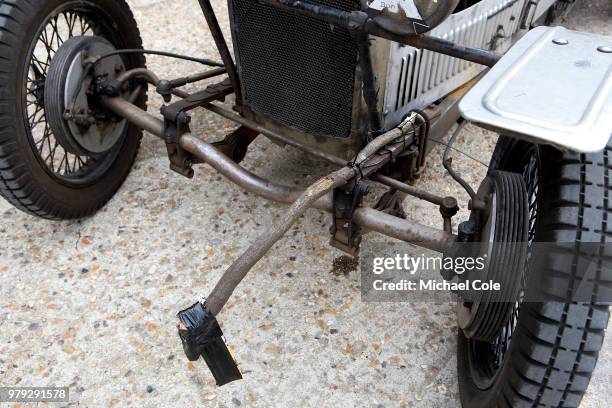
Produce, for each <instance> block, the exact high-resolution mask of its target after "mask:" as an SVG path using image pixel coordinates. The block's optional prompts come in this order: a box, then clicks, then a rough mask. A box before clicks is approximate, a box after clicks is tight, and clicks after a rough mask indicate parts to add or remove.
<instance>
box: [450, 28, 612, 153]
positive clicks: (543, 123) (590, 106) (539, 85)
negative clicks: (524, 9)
mask: <svg viewBox="0 0 612 408" xmlns="http://www.w3.org/2000/svg"><path fill="white" fill-rule="evenodd" d="M460 109H461V112H462V114H463V116H464V117H465V118H466V119H468V120H471V121H474V122H476V123H479V124H481V125H483V126H484V127H486V128H489V129H492V130H495V131H498V132H500V133H504V134H508V135H511V136H514V137H519V138H523V139H526V140H529V141H532V142H536V143H545V144H551V145H554V146H556V147H559V148H561V149H564V150H572V151H578V152H597V151H601V150H602V149H604V148H605V147H606V145H607V143H608V141H609V139H610V137H611V136H612V37H606V36H601V35H595V34H590V33H581V32H576V31H571V30H567V29H565V28H563V27H538V28H535V29H533V30H531V31H530V32H529V33H528V34H526V35H525V36H524V37H523V38H522V39H521V40H520V41H518V42H517V43H516V45H515V46H514V47H512V48H511V49H510V51H508V53H506V54H505V55H504V56H503V57H502V59H501V60H500V61H499V62H498V63H497V64H496V65H495V66H494V67H493V68H492V69H491V70H490V71H489V72H488V73H487V74H486V75H485V76H484V77H483V79H482V80H481V81H480V82H479V83H478V84H476V86H475V87H474V88H473V89H472V90H471V91H470V92H469V93H468V94H467V95H466V97H465V98H464V99H463V100H462V101H461V103H460Z"/></svg>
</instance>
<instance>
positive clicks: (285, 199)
mask: <svg viewBox="0 0 612 408" xmlns="http://www.w3.org/2000/svg"><path fill="white" fill-rule="evenodd" d="M180 144H181V147H182V148H183V149H185V150H187V151H188V152H189V153H191V154H193V155H194V156H195V157H197V158H198V159H200V160H201V161H202V162H204V163H207V164H209V165H210V166H211V167H212V168H214V169H215V170H217V171H218V172H219V173H221V174H222V175H223V176H225V177H226V178H227V179H229V180H230V181H231V182H233V183H235V184H237V185H238V186H240V187H242V188H244V189H245V190H246V191H249V192H251V193H253V194H257V195H259V196H261V197H263V198H265V199H267V200H271V201H276V202H279V203H284V204H292V203H294V202H295V201H296V200H297V199H298V197H300V195H301V194H302V193H303V191H302V190H298V189H295V188H291V187H286V186H283V185H280V184H276V183H272V182H271V181H268V180H265V179H263V178H261V177H259V176H257V175H255V174H253V173H251V172H250V171H248V170H246V169H245V168H244V167H242V166H240V165H239V164H236V163H235V162H233V161H232V160H231V159H230V158H229V157H227V156H226V155H224V154H223V153H221V152H220V151H219V149H217V148H215V147H214V146H213V145H211V144H210V143H208V142H205V141H203V140H200V139H198V138H197V137H194V136H192V135H191V134H185V135H183V136H181V139H180ZM312 206H313V207H315V208H318V209H320V210H323V211H329V212H331V211H332V208H333V205H332V199H331V195H328V196H323V197H321V198H319V199H318V200H317V201H315V202H314V203H313V205H312Z"/></svg>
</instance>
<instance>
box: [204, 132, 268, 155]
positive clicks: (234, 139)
mask: <svg viewBox="0 0 612 408" xmlns="http://www.w3.org/2000/svg"><path fill="white" fill-rule="evenodd" d="M258 135H259V132H257V131H256V130H253V129H250V128H248V127H245V126H240V127H239V128H238V129H236V130H234V131H233V132H232V133H230V134H228V135H227V136H225V138H224V139H223V140H221V141H219V142H214V143H212V145H213V146H215V147H216V148H217V149H219V151H221V152H222V153H223V154H225V155H226V156H227V157H229V158H230V159H232V161H233V162H234V163H240V162H241V161H242V160H243V159H244V156H246V153H247V150H248V148H249V145H250V144H251V143H252V142H253V141H254V140H255V138H256V137H257V136H258Z"/></svg>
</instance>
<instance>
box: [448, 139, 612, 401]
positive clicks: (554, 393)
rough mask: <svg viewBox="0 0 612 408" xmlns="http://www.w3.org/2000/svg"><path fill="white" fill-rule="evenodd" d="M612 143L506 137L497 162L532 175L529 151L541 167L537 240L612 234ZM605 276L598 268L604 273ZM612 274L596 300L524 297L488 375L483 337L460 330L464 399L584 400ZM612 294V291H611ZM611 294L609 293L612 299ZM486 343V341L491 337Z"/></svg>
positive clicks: (561, 266) (566, 269)
mask: <svg viewBox="0 0 612 408" xmlns="http://www.w3.org/2000/svg"><path fill="white" fill-rule="evenodd" d="M611 156H612V144H609V145H608V147H607V148H606V149H605V150H604V151H603V152H601V153H595V154H574V153H566V154H564V153H561V152H560V151H558V150H557V149H554V148H552V147H547V146H536V145H533V144H530V143H527V142H523V141H518V140H514V139H511V138H508V137H503V136H502V137H500V139H499V142H498V144H497V147H496V149H495V152H494V154H493V158H492V161H491V170H496V169H497V170H505V171H511V172H517V173H522V174H523V175H526V174H527V172H525V171H524V170H525V168H526V165H527V163H526V162H527V161H528V159H527V158H528V157H534V158H535V159H534V160H535V163H536V164H535V166H533V168H534V172H537V177H538V186H539V187H538V188H537V194H536V197H535V200H537V213H538V216H537V217H536V219H535V223H534V224H533V225H534V226H533V230H534V231H535V237H534V241H537V242H574V241H576V242H577V244H576V251H579V250H580V245H581V244H583V243H591V244H590V245H593V244H592V243H599V244H600V248H601V249H602V250H603V251H606V252H603V255H602V256H607V257H609V256H610V254H609V249H607V248H604V245H605V244H606V243H610V242H611V241H612V222H609V221H608V219H611V220H612V218H611V215H612V214H611V212H612V206H611V205H610V203H611V201H610V197H609V196H610V192H611V191H612V188H611V184H612V183H611V179H610V176H611V175H612V174H611V173H612V172H611V170H612V161H611ZM548 267H550V270H549V269H548V268H546V270H547V271H549V272H548V273H550V274H551V278H550V279H553V278H552V274H555V277H556V278H559V277H560V276H561V277H563V279H567V283H568V285H571V284H572V282H573V277H575V276H576V270H575V266H574V265H572V264H571V263H567V262H566V263H559V262H557V263H556V264H554V265H553V264H552V263H551V264H550V265H548ZM598 278H599V276H598ZM610 284H611V282H610V281H605V278H602V280H599V281H596V282H595V284H594V286H593V287H594V288H595V289H594V290H593V294H592V297H591V299H592V302H591V303H589V304H583V303H575V302H568V303H562V302H555V303H522V304H521V305H520V309H519V310H518V317H517V323H516V326H515V327H514V330H513V331H512V335H511V341H510V343H509V347H508V349H507V351H506V352H505V354H504V355H503V360H502V362H501V364H497V366H496V367H497V371H496V372H495V373H494V374H492V375H491V377H490V378H489V381H488V382H486V381H482V378H481V377H480V374H478V373H480V371H479V370H480V369H481V368H482V367H480V368H479V367H478V365H479V364H480V365H481V366H482V365H484V363H479V361H480V360H479V359H477V358H475V357H474V353H475V352H476V351H475V350H482V348H481V347H483V345H482V344H479V343H478V342H476V341H475V340H470V339H467V338H466V337H465V336H464V335H463V333H462V332H461V330H459V336H458V358H457V360H458V375H459V391H460V394H461V400H462V404H463V406H465V407H497V406H502V407H577V406H578V405H579V404H580V401H581V399H582V397H583V395H584V393H585V391H586V389H587V386H588V384H589V380H590V377H591V374H592V372H593V370H594V368H595V363H596V361H597V357H598V353H599V350H600V348H601V346H602V342H603V338H604V331H605V329H606V326H607V324H608V317H609V311H608V306H607V305H606V304H603V303H601V301H602V299H601V297H600V295H599V294H598V293H599V292H598V290H597V288H598V287H600V288H604V287H609V286H610ZM607 300H609V299H607ZM607 300H606V301H607ZM484 346H486V345H484Z"/></svg>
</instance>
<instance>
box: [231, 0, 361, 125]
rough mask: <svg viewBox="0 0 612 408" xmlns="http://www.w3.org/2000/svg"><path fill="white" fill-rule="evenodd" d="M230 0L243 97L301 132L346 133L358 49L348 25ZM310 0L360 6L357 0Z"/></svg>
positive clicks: (344, 6) (352, 7)
mask: <svg viewBox="0 0 612 408" xmlns="http://www.w3.org/2000/svg"><path fill="white" fill-rule="evenodd" d="M229 1H231V2H232V8H233V13H232V14H233V15H232V30H233V32H232V34H233V35H234V44H235V48H236V54H237V60H238V63H239V66H240V73H241V79H242V87H243V93H244V100H245V103H246V104H247V105H248V106H249V107H250V108H251V109H253V110H254V111H257V112H260V113H263V114H265V115H267V116H269V117H271V118H272V119H274V120H276V121H278V122H280V123H281V124H283V125H286V126H290V127H294V128H297V129H299V130H302V131H304V132H306V133H310V134H314V135H320V136H334V137H347V136H349V132H350V129H351V111H352V104H353V87H354V75H355V63H356V59H357V50H356V48H355V46H354V44H353V42H352V39H351V36H350V34H349V33H348V31H347V30H344V29H338V28H334V29H332V27H331V26H330V25H329V24H327V23H324V22H321V21H318V20H316V19H313V18H308V17H302V16H294V15H291V14H289V13H286V12H283V11H280V10H277V9H275V8H273V7H270V6H264V5H261V4H257V3H256V2H255V1H254V0H229ZM314 2H315V3H320V4H325V5H329V6H333V7H336V8H339V9H342V10H345V11H349V10H356V9H357V8H358V7H359V6H358V5H359V1H358V0H357V1H355V0H323V1H314Z"/></svg>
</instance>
